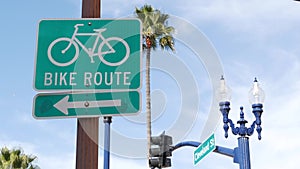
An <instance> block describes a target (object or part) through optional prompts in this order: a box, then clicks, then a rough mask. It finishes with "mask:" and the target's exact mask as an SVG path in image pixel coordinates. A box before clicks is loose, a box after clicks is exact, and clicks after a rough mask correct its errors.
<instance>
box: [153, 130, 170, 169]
mask: <svg viewBox="0 0 300 169" xmlns="http://www.w3.org/2000/svg"><path fill="white" fill-rule="evenodd" d="M172 144H173V141H172V137H171V136H168V135H165V133H164V132H163V133H162V134H161V135H160V136H154V137H151V148H150V150H149V151H150V157H151V158H150V159H149V165H150V166H151V167H154V168H155V167H157V168H164V167H170V166H171V159H170V158H167V157H170V156H172V151H171V148H172Z"/></svg>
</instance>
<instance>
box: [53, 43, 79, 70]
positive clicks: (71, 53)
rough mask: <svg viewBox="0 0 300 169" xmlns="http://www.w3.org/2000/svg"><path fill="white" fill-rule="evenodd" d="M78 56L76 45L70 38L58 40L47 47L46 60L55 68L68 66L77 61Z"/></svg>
mask: <svg viewBox="0 0 300 169" xmlns="http://www.w3.org/2000/svg"><path fill="white" fill-rule="evenodd" d="M72 46H73V47H74V48H72ZM78 56H79V48H78V45H77V44H76V43H75V42H74V41H72V40H71V39H70V38H58V39H56V40H54V41H53V42H52V43H51V44H50V45H49V47H48V58H49V60H50V61H51V62H52V63H53V64H54V65H56V66H61V67H65V66H69V65H71V64H72V63H74V62H75V61H76V60H77V58H78Z"/></svg>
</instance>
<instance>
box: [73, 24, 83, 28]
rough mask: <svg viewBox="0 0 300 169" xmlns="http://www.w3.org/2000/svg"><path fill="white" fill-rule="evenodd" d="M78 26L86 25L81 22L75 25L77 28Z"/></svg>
mask: <svg viewBox="0 0 300 169" xmlns="http://www.w3.org/2000/svg"><path fill="white" fill-rule="evenodd" d="M78 26H84V24H81V23H79V24H76V25H75V26H74V27H75V28H77V27H78Z"/></svg>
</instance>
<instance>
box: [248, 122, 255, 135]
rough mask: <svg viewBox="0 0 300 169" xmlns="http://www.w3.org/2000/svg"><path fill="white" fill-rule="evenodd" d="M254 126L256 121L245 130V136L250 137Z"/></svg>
mask: <svg viewBox="0 0 300 169" xmlns="http://www.w3.org/2000/svg"><path fill="white" fill-rule="evenodd" d="M255 125H256V121H254V122H253V123H252V125H251V126H250V128H248V129H247V135H248V136H251V135H252V134H253V133H254V129H255Z"/></svg>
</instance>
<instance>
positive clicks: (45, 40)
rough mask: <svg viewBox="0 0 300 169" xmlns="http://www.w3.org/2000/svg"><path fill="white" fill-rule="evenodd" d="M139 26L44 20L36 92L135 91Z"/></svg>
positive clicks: (133, 21)
mask: <svg viewBox="0 0 300 169" xmlns="http://www.w3.org/2000/svg"><path fill="white" fill-rule="evenodd" d="M141 41H142V36H141V22H140V21H139V20H138V19H136V18H132V19H114V20H112V19H76V20H72V19H69V20H68V19H49V20H41V21H40V22H39V27H38V37H37V51H36V59H35V77H34V88H35V89H36V90H38V91H51V90H61V91H62V90H64V91H70V90H72V91H76V90H77V91H79V90H95V89H97V90H111V89H116V90H119V89H122V90H123V89H125V90H126V89H139V88H140V85H141V74H140V71H141V66H142V64H141V56H142V47H141V46H142V43H141Z"/></svg>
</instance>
